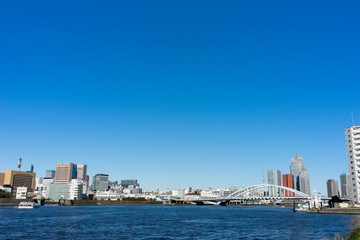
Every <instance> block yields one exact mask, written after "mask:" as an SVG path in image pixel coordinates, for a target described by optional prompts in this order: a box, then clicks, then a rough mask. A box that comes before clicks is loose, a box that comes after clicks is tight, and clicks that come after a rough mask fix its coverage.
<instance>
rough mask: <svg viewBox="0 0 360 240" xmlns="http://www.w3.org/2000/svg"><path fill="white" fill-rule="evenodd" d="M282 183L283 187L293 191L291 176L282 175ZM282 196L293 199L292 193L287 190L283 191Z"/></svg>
mask: <svg viewBox="0 0 360 240" xmlns="http://www.w3.org/2000/svg"><path fill="white" fill-rule="evenodd" d="M282 182H283V186H284V187H288V188H292V189H294V180H293V175H292V174H283V175H282ZM283 195H284V196H285V197H293V196H294V193H293V192H290V191H289V190H284V192H283Z"/></svg>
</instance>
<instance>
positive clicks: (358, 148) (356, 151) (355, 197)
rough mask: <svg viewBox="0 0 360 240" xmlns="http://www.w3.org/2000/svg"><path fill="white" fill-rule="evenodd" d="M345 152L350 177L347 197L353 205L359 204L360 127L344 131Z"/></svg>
mask: <svg viewBox="0 0 360 240" xmlns="http://www.w3.org/2000/svg"><path fill="white" fill-rule="evenodd" d="M345 140H346V150H347V157H348V165H349V175H350V189H351V190H350V193H349V197H350V198H351V200H352V201H353V202H354V203H359V202H360V167H358V164H359V162H360V126H353V127H349V128H346V129H345Z"/></svg>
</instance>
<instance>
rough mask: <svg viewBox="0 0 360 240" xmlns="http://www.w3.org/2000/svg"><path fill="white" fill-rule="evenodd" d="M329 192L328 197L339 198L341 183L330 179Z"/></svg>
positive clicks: (328, 183) (328, 182)
mask: <svg viewBox="0 0 360 240" xmlns="http://www.w3.org/2000/svg"><path fill="white" fill-rule="evenodd" d="M326 185H327V192H328V197H330V198H331V197H334V196H338V197H339V182H338V181H337V180H335V179H329V180H328V181H327V184H326Z"/></svg>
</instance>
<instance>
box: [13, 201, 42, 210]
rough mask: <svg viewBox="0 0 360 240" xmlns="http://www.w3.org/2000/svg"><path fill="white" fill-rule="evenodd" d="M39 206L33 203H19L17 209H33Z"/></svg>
mask: <svg viewBox="0 0 360 240" xmlns="http://www.w3.org/2000/svg"><path fill="white" fill-rule="evenodd" d="M39 207H40V204H38V203H34V202H20V203H19V207H18V208H19V209H33V208H39Z"/></svg>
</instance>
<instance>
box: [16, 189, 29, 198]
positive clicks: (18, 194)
mask: <svg viewBox="0 0 360 240" xmlns="http://www.w3.org/2000/svg"><path fill="white" fill-rule="evenodd" d="M27 193H28V188H27V187H17V189H16V199H27V197H28V194H27Z"/></svg>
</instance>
